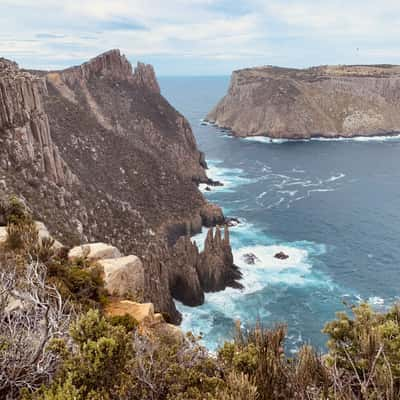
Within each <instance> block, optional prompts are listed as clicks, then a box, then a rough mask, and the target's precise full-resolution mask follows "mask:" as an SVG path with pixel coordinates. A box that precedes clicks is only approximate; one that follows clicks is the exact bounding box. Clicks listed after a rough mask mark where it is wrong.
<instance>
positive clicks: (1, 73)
mask: <svg viewBox="0 0 400 400" xmlns="http://www.w3.org/2000/svg"><path fill="white" fill-rule="evenodd" d="M46 94H47V88H46V85H45V82H44V81H43V80H42V79H36V78H33V77H32V76H31V75H30V74H28V73H25V72H21V71H19V69H18V66H17V64H15V63H13V62H11V61H8V60H5V59H1V58H0V130H1V131H0V132H1V135H0V143H1V148H0V152H1V155H2V157H1V161H0V162H1V167H2V169H4V170H5V171H8V170H10V169H13V168H14V169H17V170H19V172H20V173H21V174H22V175H23V176H24V177H25V178H26V179H29V178H32V177H33V176H35V175H40V176H42V177H44V178H45V179H47V180H49V181H51V182H53V183H55V184H60V185H64V186H67V187H68V186H71V185H72V184H73V183H75V182H76V181H77V179H76V176H74V174H73V173H72V172H71V170H70V168H69V167H68V166H67V164H66V163H65V162H64V160H63V159H62V157H61V155H60V152H59V149H58V147H57V146H56V145H55V144H54V143H53V141H52V138H51V135H50V126H49V120H48V118H47V114H46V113H45V111H44V107H43V101H42V99H43V96H45V95H46Z"/></svg>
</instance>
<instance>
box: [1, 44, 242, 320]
mask: <svg viewBox="0 0 400 400" xmlns="http://www.w3.org/2000/svg"><path fill="white" fill-rule="evenodd" d="M206 167H207V165H206V162H205V158H204V154H202V153H201V152H200V151H199V150H198V149H197V145H196V141H195V138H194V136H193V133H192V131H191V128H190V125H189V123H188V122H187V121H186V119H185V118H184V117H183V116H182V115H180V114H179V113H178V112H177V111H176V110H175V109H174V108H173V107H172V106H171V105H170V104H169V103H168V102H167V101H166V100H165V98H164V97H163V96H162V95H161V93H160V88H159V85H158V82H157V79H156V76H155V73H154V70H153V68H152V67H151V66H150V65H145V64H141V63H139V64H138V65H137V67H136V68H135V69H133V68H132V66H131V64H130V63H129V62H128V61H127V59H126V58H125V56H123V55H121V54H120V52H119V50H111V51H109V52H107V53H104V54H101V55H100V56H98V57H96V58H94V59H92V60H90V61H88V62H86V63H84V64H82V65H80V66H76V67H72V68H68V69H65V70H62V71H51V72H46V71H26V70H21V69H19V68H18V65H17V64H16V63H14V62H12V61H9V60H6V59H0V191H1V193H3V194H5V195H7V194H16V195H18V197H19V198H21V199H22V200H23V201H24V203H25V204H26V206H27V207H28V208H29V209H30V210H31V212H32V213H33V215H34V217H35V218H36V219H38V220H40V221H43V222H44V223H45V224H46V226H47V227H48V229H49V231H50V232H51V234H52V236H54V238H56V239H57V240H59V241H60V242H61V243H62V244H63V245H65V246H68V247H72V246H76V245H78V244H81V243H93V242H103V243H108V244H110V245H113V246H115V247H116V248H118V249H119V250H118V251H120V254H119V256H120V257H122V255H123V254H128V255H134V256H128V258H126V259H125V260H123V261H124V262H126V263H127V264H129V263H130V264H132V265H136V266H138V265H139V264H138V261H137V260H136V259H133V258H132V257H138V258H139V259H140V263H142V264H143V277H142V276H141V274H140V272H138V274H139V275H137V276H139V278H140V279H139V278H138V279H139V280H140V284H141V285H142V284H143V301H147V302H151V303H153V304H154V307H155V310H156V311H157V312H165V313H168V314H169V316H170V319H171V321H173V322H175V323H177V322H179V320H180V315H179V313H178V312H177V310H176V308H175V305H174V302H173V300H172V296H174V297H175V298H177V299H179V300H182V301H183V302H185V303H187V304H190V305H197V304H201V302H202V301H203V299H204V292H205V291H208V290H219V289H221V288H224V287H226V286H227V285H235V283H234V280H235V279H234V278H238V276H239V275H238V274H237V271H236V268H235V266H234V265H233V259H232V257H231V251H230V245H229V235H228V234H227V233H226V234H225V239H223V240H222V239H221V234H220V233H218V232H219V231H217V234H216V237H215V239H214V236H213V233H210V234H209V236H210V238H208V239H207V240H208V242H209V245H206V247H205V250H204V252H203V253H198V251H197V250H196V248H195V246H194V245H192V243H191V242H190V240H189V239H188V237H189V236H190V235H192V234H194V233H197V232H199V231H201V229H202V226H207V227H212V226H216V225H218V224H224V221H225V219H224V216H223V214H222V211H221V209H220V208H219V207H217V206H215V205H211V204H209V203H207V201H206V200H205V199H204V197H203V196H202V194H201V192H200V191H199V189H198V184H199V183H210V181H209V179H208V178H207V175H206ZM180 238H182V239H180ZM211 242H212V243H211ZM211 244H212V245H211ZM129 257H131V258H129ZM204 260H207V263H206V261H204ZM114 263H115V262H114V261H110V262H109V263H108V264H107V263H106V264H107V265H105V268H106V269H109V270H110V271H111V270H112V269H113V265H114ZM130 264H129V265H130ZM207 269H209V270H210V271H207ZM123 276H124V275H123ZM123 276H122V278H121V277H119V279H120V281H122V280H123ZM135 276H136V275H135ZM113 290H116V288H115V287H114V288H113Z"/></svg>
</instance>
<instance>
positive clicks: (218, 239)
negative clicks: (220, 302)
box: [197, 227, 242, 292]
mask: <svg viewBox="0 0 400 400" xmlns="http://www.w3.org/2000/svg"><path fill="white" fill-rule="evenodd" d="M197 272H198V275H199V280H200V284H201V286H202V288H203V290H204V291H205V292H217V291H219V290H224V289H225V288H226V287H227V286H231V287H234V288H238V289H239V288H242V285H241V284H240V283H238V282H237V280H239V279H240V278H241V276H242V275H241V273H240V271H239V269H238V267H236V266H235V264H234V262H233V255H232V249H231V246H230V239H229V229H228V227H225V229H224V237H222V234H221V229H220V228H218V227H217V228H216V230H215V235H214V230H213V229H210V230H209V231H208V234H207V238H206V241H205V245H204V250H203V252H202V253H201V254H200V260H199V263H198V265H197Z"/></svg>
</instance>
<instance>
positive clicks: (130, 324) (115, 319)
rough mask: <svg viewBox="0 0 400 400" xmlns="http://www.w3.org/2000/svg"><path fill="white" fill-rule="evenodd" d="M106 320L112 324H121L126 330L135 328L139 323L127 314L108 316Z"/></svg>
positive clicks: (129, 330)
mask: <svg viewBox="0 0 400 400" xmlns="http://www.w3.org/2000/svg"><path fill="white" fill-rule="evenodd" d="M108 321H109V322H110V324H111V325H113V326H118V325H120V326H123V327H124V328H125V330H126V331H127V332H131V331H134V330H136V328H137V327H138V325H139V323H138V322H137V321H136V319H135V318H133V317H132V316H131V315H129V314H125V315H114V316H112V317H109V318H108Z"/></svg>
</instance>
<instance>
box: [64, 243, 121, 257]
mask: <svg viewBox="0 0 400 400" xmlns="http://www.w3.org/2000/svg"><path fill="white" fill-rule="evenodd" d="M83 257H87V258H88V259H89V260H91V261H97V260H100V259H102V258H107V259H109V258H117V257H121V253H120V251H119V250H118V249H117V248H116V247H114V246H111V245H109V244H106V243H90V244H84V245H82V246H76V247H73V248H72V249H71V250H70V251H69V253H68V258H69V259H70V260H74V259H77V258H83Z"/></svg>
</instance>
